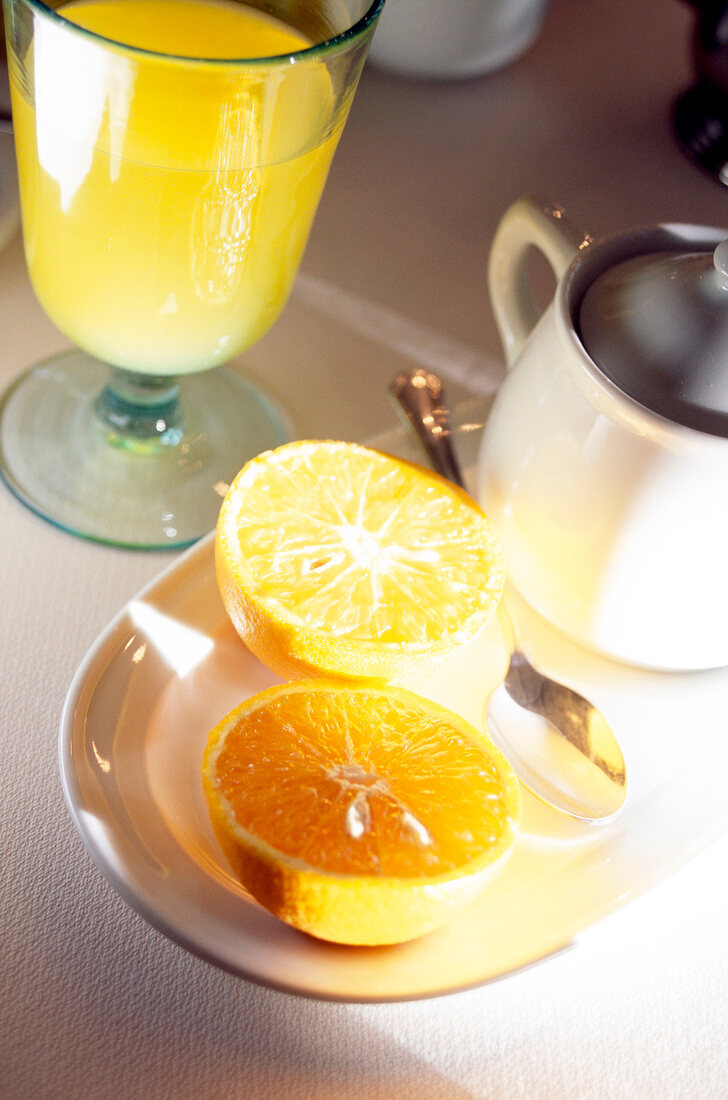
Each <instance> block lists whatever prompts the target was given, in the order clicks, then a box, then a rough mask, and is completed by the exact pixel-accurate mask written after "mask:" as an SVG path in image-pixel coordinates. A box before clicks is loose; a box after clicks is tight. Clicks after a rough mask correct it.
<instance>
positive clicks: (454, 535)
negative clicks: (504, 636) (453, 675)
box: [215, 441, 505, 679]
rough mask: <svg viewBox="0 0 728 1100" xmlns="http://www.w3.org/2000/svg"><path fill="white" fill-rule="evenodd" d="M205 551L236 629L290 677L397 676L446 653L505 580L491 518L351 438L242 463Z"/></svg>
mask: <svg viewBox="0 0 728 1100" xmlns="http://www.w3.org/2000/svg"><path fill="white" fill-rule="evenodd" d="M215 562H216V571H217V579H218V585H219V588H220V592H221V595H222V599H223V602H224V604H225V607H226V609H227V611H228V614H229V615H230V618H231V620H232V622H233V625H234V626H235V628H236V630H237V632H238V634H239V635H240V637H241V638H242V639H243V641H244V642H245V643H246V644H247V645H248V646H249V648H250V649H251V650H252V652H253V653H255V654H256V655H257V656H258V657H259V658H260V659H261V660H262V661H263V662H264V663H265V664H266V665H267V666H268V667H269V668H272V669H274V670H275V671H276V672H278V673H279V674H280V675H281V676H286V677H291V678H296V677H305V676H310V675H312V674H314V675H318V674H330V675H335V676H350V677H353V678H362V677H373V678H378V679H393V678H397V677H399V678H402V677H404V676H409V675H411V674H422V673H425V672H427V671H429V670H431V669H432V668H434V667H436V666H437V665H439V664H442V663H443V662H445V661H446V660H447V659H448V658H449V657H450V655H451V654H452V653H453V651H454V650H455V649H457V647H458V646H460V645H461V644H462V643H463V642H466V641H469V640H470V639H471V638H473V637H474V636H475V635H476V634H478V633H479V632H480V630H481V629H482V628H483V627H484V626H485V624H486V623H487V622H488V620H489V619H490V617H491V615H492V613H493V611H494V609H495V607H496V605H497V603H498V600H499V599H500V596H501V593H502V590H503V584H504V577H505V574H504V567H503V559H502V555H501V551H500V547H499V545H498V542H497V540H496V537H495V535H494V533H493V531H492V528H491V526H490V523H489V522H488V520H487V518H486V517H485V515H484V514H483V512H482V511H481V510H480V509H479V508H478V506H477V505H476V504H475V503H474V502H473V500H472V499H471V498H470V497H469V496H468V495H467V494H466V493H463V492H462V491H461V490H460V489H458V488H456V487H455V486H454V485H451V484H450V483H449V482H447V481H445V480H443V479H442V478H440V477H438V476H437V475H436V474H433V473H431V472H430V471H428V470H425V469H424V468H423V467H421V466H416V465H414V464H412V463H409V462H404V461H402V460H400V459H397V458H393V457H391V456H389V455H385V454H381V453H380V452H378V451H374V450H371V449H370V448H367V447H361V446H358V445H357V444H353V443H341V442H326V441H299V442H295V443H290V444H286V445H285V446H283V447H279V448H278V449H277V450H275V451H268V452H266V453H265V454H263V455H259V456H258V457H257V458H254V459H253V460H252V461H251V462H249V463H248V464H247V465H246V466H245V467H244V468H243V470H242V471H241V472H240V474H239V475H238V476H237V478H236V479H235V481H234V482H233V484H232V485H231V486H230V489H229V491H228V493H227V495H226V497H225V499H224V501H223V504H222V507H221V509H220V515H219V520H218V524H217V538H216V545H215Z"/></svg>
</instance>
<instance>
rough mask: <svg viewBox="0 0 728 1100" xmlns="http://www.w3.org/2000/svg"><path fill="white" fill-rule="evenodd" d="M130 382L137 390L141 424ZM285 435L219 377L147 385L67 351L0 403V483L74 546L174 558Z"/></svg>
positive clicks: (255, 402)
mask: <svg viewBox="0 0 728 1100" xmlns="http://www.w3.org/2000/svg"><path fill="white" fill-rule="evenodd" d="M135 379H136V380H138V382H139V383H143V386H144V388H145V389H146V391H147V400H146V404H145V405H144V413H145V414H146V415H145V416H141V415H140V414H139V408H140V405H139V402H138V401H137V399H136V397H137V395H136V392H134V391H135V388H134V385H133V383H134V380H135ZM125 380H129V382H130V386H129V388H128V389H125ZM138 388H139V387H138ZM291 434H292V433H291V427H290V424H289V422H288V420H287V418H286V416H285V415H284V414H283V413H282V412H281V411H280V410H279V409H277V408H276V406H275V405H274V404H273V403H272V402H271V401H270V400H269V399H268V398H267V397H266V396H265V395H264V394H263V393H261V392H260V391H259V390H257V389H256V388H255V387H254V386H253V385H252V384H251V383H250V382H248V381H247V380H246V379H244V378H242V377H241V376H240V375H238V374H236V373H235V372H234V371H232V370H229V369H226V368H225V367H218V368H217V369H215V370H210V371H204V372H201V373H199V374H189V375H184V376H181V377H179V378H166V379H153V380H150V379H148V378H145V377H144V376H141V375H131V374H128V373H127V372H123V371H122V372H117V373H116V375H114V374H112V373H111V372H110V368H109V367H107V366H106V365H105V364H103V363H100V362H99V361H98V360H95V359H93V358H91V357H90V356H88V355H85V354H84V353H83V352H80V351H71V352H68V353H66V354H64V355H61V356H57V357H54V358H53V359H49V360H47V361H45V362H43V363H39V364H37V365H36V366H34V367H32V368H31V369H30V370H29V371H27V372H26V373H25V374H23V375H22V376H21V377H20V378H19V379H18V380H17V381H16V382H15V383H14V385H13V386H11V388H10V389H9V390H8V391H7V392H6V393H5V395H4V396H3V398H2V401H1V402H0V475H2V477H3V479H4V480H5V481H6V483H7V485H8V486H9V487H10V489H11V490H12V491H13V492H14V493H15V494H16V496H18V497H19V498H20V500H22V501H23V503H24V504H26V505H27V506H28V507H29V508H31V509H32V510H33V511H34V512H37V513H38V515H40V516H43V518H44V519H47V520H49V521H50V522H51V523H54V524H55V525H56V526H57V527H61V528H63V529H64V530H66V531H70V532H72V533H73V534H75V535H79V536H81V537H83V538H88V539H93V540H95V541H97V542H104V543H109V544H111V545H114V546H125V547H134V548H139V549H149V550H152V549H164V548H172V547H181V546H187V545H189V544H190V543H192V542H194V541H195V540H196V539H198V538H199V537H200V536H201V535H204V534H206V533H207V532H208V531H210V530H212V528H213V527H214V526H215V523H216V521H217V515H218V512H219V510H220V504H221V498H222V497H223V496H224V494H225V491H226V489H227V486H228V485H229V483H230V481H231V480H232V479H233V477H234V476H235V474H236V473H237V472H238V470H240V469H241V467H242V466H244V465H245V463H246V462H247V461H248V459H250V458H252V457H253V456H254V455H256V454H259V453H260V452H261V451H264V450H267V449H269V448H271V447H277V446H279V445H280V444H281V443H285V442H287V441H288V440H289V439H290V438H291Z"/></svg>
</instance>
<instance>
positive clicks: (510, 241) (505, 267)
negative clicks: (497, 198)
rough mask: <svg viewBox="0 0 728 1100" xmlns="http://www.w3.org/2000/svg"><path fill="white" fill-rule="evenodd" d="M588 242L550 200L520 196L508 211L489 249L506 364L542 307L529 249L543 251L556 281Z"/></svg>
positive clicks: (490, 286) (491, 288)
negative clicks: (531, 280) (534, 290)
mask: <svg viewBox="0 0 728 1100" xmlns="http://www.w3.org/2000/svg"><path fill="white" fill-rule="evenodd" d="M588 242H589V238H588V237H587V236H585V234H583V233H579V232H578V231H577V230H576V229H575V228H574V227H573V226H572V225H571V223H570V222H569V221H568V220H567V218H566V217H565V216H564V213H563V211H562V210H561V209H560V208H559V207H556V206H552V205H551V204H550V203H546V202H542V201H540V200H539V199H536V198H526V199H518V200H517V201H516V202H514V203H513V205H512V206H509V208H508V209H507V210H506V212H505V214H504V215H503V217H502V218H501V220H500V223H499V225H498V227H497V229H496V231H495V236H494V237H493V244H492V245H491V249H490V255H489V258H488V290H489V293H490V300H491V305H492V307H493V313H494V314H495V320H496V325H497V326H498V332H499V334H500V338H501V341H502V343H503V349H504V351H505V354H506V362H507V364H508V366H509V367H511V366H512V365H513V362H514V360H515V359H516V357H517V356H518V353H519V352H520V350H521V348H522V347H523V344H524V343H525V341H526V338H527V337H528V335H529V333H530V332H531V330H532V329H533V327H534V325H535V324H536V322H537V321H538V319H539V317H540V316H541V313H542V312H543V311H542V310H541V309H540V308H539V307H538V306H537V304H536V303H535V302H534V300H533V296H532V294H531V292H530V290H529V287H528V279H527V276H528V256H529V250H530V249H531V248H532V247H534V248H537V249H538V250H539V251H540V252H542V253H543V255H544V256H545V257H546V259H547V261H548V263H549V264H550V265H551V268H552V269H553V272H554V275H555V276H556V279H557V281H558V280H559V279H560V278H561V276H562V275H563V274H564V272H565V271H566V269H567V268H568V267H569V265H570V264H571V261H572V260H573V259H574V257H575V256H576V254H577V252H578V251H579V249H580V248H583V247H584V245H585V244H587V243H588Z"/></svg>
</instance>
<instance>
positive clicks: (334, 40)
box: [19, 0, 385, 68]
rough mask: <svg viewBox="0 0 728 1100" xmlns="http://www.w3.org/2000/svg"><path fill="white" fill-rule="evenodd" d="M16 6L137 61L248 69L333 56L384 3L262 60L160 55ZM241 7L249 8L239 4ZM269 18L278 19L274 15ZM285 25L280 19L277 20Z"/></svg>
mask: <svg viewBox="0 0 728 1100" xmlns="http://www.w3.org/2000/svg"><path fill="white" fill-rule="evenodd" d="M19 2H20V3H24V4H26V5H27V6H28V7H29V8H31V9H33V10H34V11H36V12H38V14H40V15H43V16H48V17H50V19H51V20H53V21H54V22H57V23H58V24H60V25H61V26H63V27H66V28H68V30H70V31H71V32H76V33H78V34H80V35H81V37H83V38H88V39H90V40H91V41H95V42H98V43H101V44H104V45H110V46H115V47H117V48H118V49H121V50H124V51H125V52H128V53H129V54H132V55H134V56H137V57H140V58H150V59H155V58H156V59H158V60H160V61H171V62H179V63H180V64H188V65H189V64H195V65H205V66H210V67H211V68H221V67H225V66H231V65H246V66H251V67H256V68H258V67H260V68H265V67H272V66H274V65H283V64H289V65H292V64H294V63H295V62H296V61H298V60H299V59H300V60H301V61H307V60H309V59H312V60H316V59H317V58H319V57H321V56H325V55H326V54H329V53H333V52H336V51H338V50H339V49H342V48H343V47H345V46H348V45H349V44H350V43H352V42H355V41H356V40H357V39H358V38H360V37H361V36H362V35H363V34H364V32H365V31H366V30H367V29H368V28H369V27H370V26H372V25H373V24H374V23H375V22H376V19H377V17H378V16H379V12H380V11H381V9H382V8H383V7H384V3H385V0H371V3H370V4H369V7H368V8H367V10H366V11H365V12H364V14H363V15H362V16H360V17H359V19H357V21H356V23H352V25H351V26H350V27H347V29H346V30H345V31H341V32H340V33H339V34H336V35H333V36H332V37H331V38H327V39H325V40H324V41H323V42H316V43H314V44H313V45H311V46H306V47H305V48H304V49H301V50H293V51H291V52H290V53H282V54H271V55H270V56H266V57H236V56H232V57H205V56H204V55H202V56H200V57H197V56H191V55H188V54H176V53H163V52H162V51H160V50H147V49H144V48H143V47H142V46H131V45H129V43H128V42H120V41H118V40H117V39H115V38H107V37H106V36H105V35H102V34H97V33H96V31H91V30H88V29H87V28H86V27H82V26H79V24H78V23H74V22H72V21H71V20H70V19H66V18H65V17H64V16H63V15H62V14H61V13H60V12H58V11H56V10H55V9H54V8H51V7H49V5H48V4H46V3H44V2H43V0H19ZM241 6H252V5H247V4H244V3H243V4H242V5H241ZM254 10H256V11H263V12H264V14H266V15H271V14H272V13H270V12H265V11H264V9H262V8H255V9H254ZM273 18H278V17H277V16H274V17H273ZM279 21H280V22H285V21H284V20H279Z"/></svg>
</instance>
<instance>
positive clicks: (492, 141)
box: [0, 0, 728, 1100]
mask: <svg viewBox="0 0 728 1100" xmlns="http://www.w3.org/2000/svg"><path fill="white" fill-rule="evenodd" d="M390 2H396V0H390ZM433 2H434V0H433ZM692 20H693V16H692V13H691V11H690V9H689V7H688V6H687V5H684V4H681V3H680V2H679V0H664V2H663V3H660V4H634V3H633V2H631V0H553V3H552V6H551V8H550V10H549V13H548V17H547V20H546V24H545V26H544V28H543V31H542V33H541V35H540V36H539V38H538V39H537V41H536V43H535V44H534V45H533V47H532V48H531V49H530V50H529V51H528V52H527V53H526V54H525V55H524V56H523V57H521V58H520V59H519V60H518V61H516V62H515V63H513V64H512V65H510V66H509V67H508V68H506V69H504V70H502V71H501V72H499V73H495V74H492V75H490V76H487V77H482V78H479V79H474V80H469V81H466V82H462V83H458V82H453V83H435V82H425V81H415V80H410V79H405V78H398V77H395V76H392V75H389V74H387V73H384V72H382V71H379V70H377V69H376V68H374V67H373V66H368V67H367V69H366V70H365V73H364V77H363V79H362V82H361V86H360V89H359V92H358V94H357V98H356V101H355V104H354V108H353V110H352V114H351V118H350V121H349V123H348V127H347V130H346V132H345V135H344V137H343V140H342V142H341V145H340V148H339V151H338V154H337V158H336V161H335V165H334V167H333V170H332V173H331V177H330V180H329V183H328V187H327V190H326V192H325V195H324V198H323V201H322V204H321V207H320V211H319V214H318V217H317V221H316V224H315V227H314V231H313V234H312V237H311V241H310V244H309V247H308V250H307V253H306V256H305V259H304V263H303V268H302V271H301V274H300V277H299V279H298V281H297V284H296V287H295V290H294V293H293V296H292V298H291V301H290V303H289V305H288V306H287V307H286V310H285V311H284V313H283V315H282V316H281V318H280V320H279V321H278V322H277V324H276V325H275V326H274V328H273V330H272V331H271V332H270V333H269V335H268V336H266V337H265V338H264V339H263V340H262V341H261V343H260V344H259V345H258V346H257V347H255V348H254V349H253V350H252V351H251V352H249V353H248V354H247V355H246V356H245V358H244V361H242V362H241V363H240V364H239V366H240V369H241V370H244V371H246V372H247V373H249V375H250V376H252V377H254V378H255V379H257V380H259V381H260V382H262V383H263V384H264V385H265V386H266V387H267V388H268V389H269V391H271V392H272V393H273V394H274V395H275V396H276V397H277V398H278V399H279V401H280V402H281V403H282V404H283V405H284V406H285V407H286V408H287V409H288V411H289V413H290V414H291V416H292V417H293V419H294V422H295V424H296V431H297V433H298V434H299V435H301V436H307V435H313V436H323V435H329V436H335V437H340V438H351V439H366V438H368V437H370V436H372V435H373V434H375V433H377V432H380V431H383V430H386V429H388V428H391V427H392V424H393V413H392V409H391V406H390V404H389V401H388V399H387V396H386V387H387V383H388V382H389V380H390V378H391V377H392V375H393V374H394V372H395V370H396V369H397V368H398V367H399V366H400V365H402V364H412V363H415V364H416V363H422V364H425V365H435V366H437V368H438V369H439V370H440V371H441V372H442V373H443V374H444V376H445V377H446V378H447V379H448V381H449V385H450V393H451V397H452V399H453V400H460V399H464V398H465V397H467V396H468V395H472V394H473V393H482V392H488V391H490V390H492V389H493V388H494V387H495V386H497V384H498V381H499V379H500V378H501V377H502V373H503V360H502V355H501V350H500V347H499V343H498V337H497V334H496V331H495V326H494V322H493V317H492V314H491V312H490V309H489V306H488V302H487V295H486V290H485V268H486V259H487V252H488V246H489V242H490V240H491V238H492V235H493V231H494V229H495V226H496V223H497V220H498V218H499V217H500V215H501V214H502V212H503V211H504V210H505V208H506V207H507V206H508V205H509V203H510V202H511V201H512V200H514V199H515V198H517V197H519V196H521V195H524V194H533V193H538V194H541V195H543V196H545V197H546V198H548V199H550V200H553V201H555V202H558V203H560V204H561V205H562V206H564V207H565V208H566V210H567V211H568V213H569V215H570V216H571V218H572V220H573V221H574V222H576V223H577V224H578V225H579V226H581V227H583V228H584V229H585V230H587V231H588V232H590V233H591V234H592V235H593V236H599V235H602V234H605V233H611V232H616V231H619V230H621V229H623V228H626V227H629V226H634V225H637V224H643V223H651V222H655V221H686V222H700V223H703V224H711V225H719V226H720V225H728V192H727V191H726V190H725V189H723V188H721V187H720V186H719V185H718V184H716V183H714V182H713V181H712V180H711V179H709V178H708V177H707V176H705V175H704V174H703V173H701V172H700V171H699V169H697V168H696V167H694V166H693V165H692V164H691V163H689V162H688V161H687V160H686V159H685V158H684V157H683V155H682V154H681V153H680V151H679V150H678V148H677V147H676V145H675V143H674V141H673V138H672V135H671V131H670V123H669V117H670V109H671V105H672V102H673V101H674V98H675V96H676V95H677V94H678V93H679V92H680V91H681V90H682V89H683V88H685V87H686V86H687V84H688V83H689V81H690V78H691V71H690V61H689V45H688V43H689V36H690V31H691V27H692ZM8 140H9V139H8V138H6V137H3V136H1V135H0V141H8ZM65 346H66V340H65V339H64V337H63V336H62V335H61V334H60V333H58V332H57V330H56V329H55V328H54V327H53V325H52V324H51V322H50V321H49V320H48V319H47V318H46V317H45V316H44V314H43V312H42V310H41V309H40V307H39V305H38V304H37V302H36V300H35V298H34V296H33V292H32V290H31V288H30V285H29V282H28V278H27V274H26V269H25V264H24V259H23V253H22V246H21V242H20V238H19V236H18V235H16V236H15V237H14V238H13V239H12V240H11V242H10V243H9V244H8V245H7V247H6V248H5V249H4V250H3V252H2V253H0V384H1V385H2V386H3V387H4V386H5V385H7V384H9V383H10V382H11V381H12V380H13V379H14V378H15V377H16V376H17V375H18V374H19V373H20V372H21V371H22V370H23V368H24V367H25V366H26V365H28V364H29V363H31V362H33V361H34V360H36V359H38V358H40V357H43V356H46V355H48V354H50V353H52V352H54V351H56V350H58V349H61V348H64V347H65ZM0 490H1V491H0V526H1V528H2V530H3V531H4V532H5V551H4V554H3V569H2V571H1V572H0V585H1V586H2V608H3V611H2V618H1V619H0V624H1V629H2V653H3V676H2V684H1V689H0V690H1V691H2V696H1V699H2V702H1V704H0V745H1V746H2V754H3V757H2V758H3V766H2V768H0V821H1V823H2V824H1V826H0V867H2V872H1V876H0V877H1V881H2V892H1V894H0V942H2V951H1V952H0V990H1V991H2V995H1V996H0V1094H1V1095H2V1096H7V1097H9V1098H10V1097H12V1098H17V1097H20V1098H25V1097H33V1098H35V1097H64V1098H65V1097H73V1098H78V1097H93V1098H102V1097H126V1096H134V1097H143V1098H145V1100H147V1098H157V1097H167V1096H170V1097H171V1096H174V1097H176V1098H181V1097H195V1098H203V1097H208V1096H209V1097H213V1096H214V1097H216V1098H221V1097H239V1096H245V1097H251V1098H252V1097H255V1098H258V1097H261V1098H263V1097H271V1098H276V1100H277V1098H279V1097H284V1096H285V1097H288V1096H291V1097H298V1096H301V1097H336V1098H337V1100H344V1098H346V1097H352V1098H353V1097H356V1098H357V1100H360V1098H361V1097H367V1098H376V1097H392V1096H397V1097H398V1098H409V1097H412V1098H417V1100H420V1098H424V1097H427V1098H436V1097H443V1098H445V1097H447V1098H448V1100H451V1098H463V1100H465V1098H473V1097H483V1098H486V1097H487V1098H488V1100H494V1098H505V1097H508V1098H513V1097H517V1096H524V1097H529V1098H535V1100H538V1098H542V1097H543V1098H551V1097H556V1096H558V1097H562V1098H570V1097H585V1098H586V1097H597V1096H598V1097H600V1098H602V1097H605V1098H613V1097H614V1098H616V1097H628V1096H629V1097H631V1096H639V1097H640V1098H649V1097H655V1098H659V1100H665V1098H672V1097H685V1098H687V1097H694V1096H696V1095H701V1096H710V1097H718V1096H728V1044H726V1041H725V1035H726V1029H727V1027H728V992H727V990H728V953H727V952H726V928H727V927H728V887H727V886H726V881H727V876H726V875H725V867H726V865H727V863H726V861H727V858H728V838H718V839H717V840H716V841H715V842H714V843H713V844H712V845H711V846H710V847H709V848H708V849H706V850H704V851H702V852H701V853H698V854H697V855H696V858H695V859H694V860H693V861H692V862H691V863H689V864H688V865H687V866H686V867H685V868H684V869H682V870H681V871H679V872H678V873H676V874H675V875H674V876H673V877H672V878H671V879H669V880H668V881H667V882H664V883H663V884H661V885H660V886H658V887H656V888H654V889H653V890H652V891H651V892H650V893H648V894H647V895H645V896H644V897H642V898H640V899H638V900H636V901H633V902H632V903H630V904H629V905H628V906H626V907H625V908H623V909H621V910H619V911H618V912H617V913H616V914H614V915H612V916H610V917H609V918H607V919H605V920H603V921H602V922H600V923H599V924H598V925H597V926H595V927H594V928H592V929H590V930H588V931H587V932H585V933H584V934H582V935H580V936H579V938H578V940H577V942H576V943H575V945H574V946H573V948H572V949H570V950H567V951H566V952H564V953H562V954H560V955H558V956H556V957H554V958H551V959H549V960H548V961H546V962H544V963H542V964H540V965H538V966H535V967H532V968H530V969H528V970H525V971H523V972H520V973H518V974H516V975H512V976H510V977H508V978H506V979H503V980H501V981H498V982H495V983H493V984H491V985H487V986H484V987H482V988H479V989H474V990H470V991H467V992H462V993H458V994H454V995H452V996H448V997H442V998H438V999H434V1000H429V1001H418V1002H411V1003H400V1004H379V1005H377V1004H369V1005H362V1004H359V1005H355V1004H346V1003H342V1004H336V1003H326V1002H320V1001H315V1000H309V999H305V998H300V997H295V996H292V995H290V994H285V993H281V992H275V991H272V990H269V989H266V988H263V987H259V986H256V985H252V984H250V983H248V982H246V981H243V980H241V979H238V978H235V977H233V976H231V975H229V974H226V973H223V972H221V971H219V970H217V969H215V968H214V967H212V966H210V965H208V964H206V963H204V962H202V961H201V960H199V959H198V958H196V957H194V956H192V955H190V954H188V953H186V952H185V951H184V950H183V949H182V948H180V947H178V946H176V945H175V944H173V943H171V942H169V941H168V940H167V939H165V938H164V937H163V936H162V935H161V934H160V933H159V932H157V931H156V930H155V929H153V928H152V927H150V926H149V925H147V924H146V923H145V922H144V920H143V919H142V918H141V917H140V916H138V915H137V914H136V913H135V912H134V911H132V910H131V909H130V908H129V907H128V906H127V905H126V904H125V903H124V902H123V901H122V900H121V899H120V898H119V897H118V896H117V894H116V893H115V892H114V891H113V889H112V888H111V887H110V886H109V885H108V884H107V883H106V881H105V880H104V879H103V878H102V877H101V875H100V874H99V872H98V871H97V870H96V868H95V866H94V865H93V864H92V861H91V859H90V857H89V856H88V855H87V853H86V851H85V849H84V848H83V846H82V843H81V841H80V840H79V838H78V837H77V835H76V833H75V831H74V828H73V825H72V823H71V820H70V818H69V816H68V813H67V811H66V808H65V804H64V801H63V795H62V792H61V786H60V782H59V775H58V766H57V731H58V721H59V715H60V709H61V706H62V703H63V699H64V696H65V693H66V690H67V687H68V684H69V682H70V680H71V677H72V676H73V673H74V671H75V669H76V667H77V666H78V664H79V662H80V660H81V659H82V657H83V655H84V653H85V651H86V650H87V648H88V647H89V645H90V644H91V643H92V642H93V641H94V639H95V637H96V635H97V634H98V632H99V631H100V630H101V629H102V628H103V627H104V626H105V624H106V623H107V622H108V621H109V619H110V618H111V617H112V616H113V615H114V614H115V613H116V612H117V611H118V610H119V608H121V607H122V606H123V604H124V603H125V602H126V601H127V600H128V599H129V598H130V597H131V596H132V595H134V593H135V592H137V591H138V589H139V588H140V587H141V586H142V585H143V584H144V583H145V582H146V581H148V580H149V579H150V578H152V577H153V576H154V575H155V574H156V573H158V572H159V571H160V569H161V568H162V567H164V566H166V565H167V564H169V562H170V561H171V560H173V558H172V555H171V554H169V553H166V554H165V553H158V554H149V553H133V552H127V551H118V550H113V549H109V548H106V547H102V546H98V545H94V544H91V543H86V542H83V541H81V540H78V539H75V538H73V537H71V536H68V535H66V534H63V533H62V532H60V531H58V530H56V529H55V528H53V527H52V526H51V525H49V524H47V523H45V522H44V521H42V520H40V519H38V518H37V517H36V516H35V515H33V514H31V513H30V512H29V511H27V510H26V509H25V508H24V507H23V506H22V505H21V504H20V503H19V502H18V501H17V500H16V499H15V498H14V497H13V496H12V495H11V494H10V493H9V492H8V491H7V490H6V489H5V488H4V487H2V486H0ZM686 737H689V730H686ZM675 812H676V813H679V812H680V811H679V806H676V809H675Z"/></svg>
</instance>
